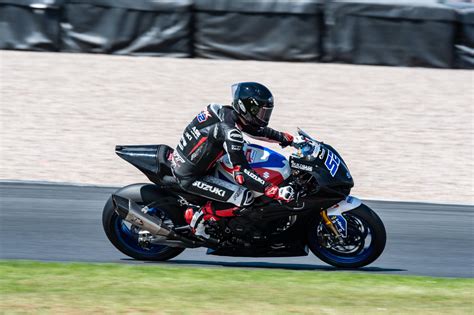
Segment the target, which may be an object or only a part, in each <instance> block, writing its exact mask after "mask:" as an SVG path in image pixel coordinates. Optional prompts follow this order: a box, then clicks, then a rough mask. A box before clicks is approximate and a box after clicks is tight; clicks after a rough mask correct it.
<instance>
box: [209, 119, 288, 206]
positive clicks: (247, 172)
mask: <svg viewBox="0 0 474 315" xmlns="http://www.w3.org/2000/svg"><path fill="white" fill-rule="evenodd" d="M216 128H219V129H220V131H221V134H222V136H223V137H224V144H223V146H224V150H225V151H226V152H227V154H228V155H229V160H230V162H231V163H232V166H233V168H234V174H233V175H234V178H235V180H236V182H237V183H239V184H240V185H243V186H245V187H247V188H248V189H250V190H253V191H256V192H260V193H263V194H265V195H266V196H267V197H270V198H273V199H276V200H284V201H287V202H288V201H289V200H291V199H292V198H293V189H292V188H291V187H290V186H285V187H282V188H279V187H278V186H276V185H273V184H272V183H269V182H266V181H265V180H264V179H263V178H261V177H260V176H259V175H258V174H257V173H256V172H255V171H254V170H253V169H252V167H251V166H250V165H249V163H248V162H247V159H246V157H245V154H244V151H243V145H244V137H243V136H242V132H241V131H240V130H239V129H237V128H235V127H232V126H230V125H227V124H222V125H221V126H220V127H217V126H216Z"/></svg>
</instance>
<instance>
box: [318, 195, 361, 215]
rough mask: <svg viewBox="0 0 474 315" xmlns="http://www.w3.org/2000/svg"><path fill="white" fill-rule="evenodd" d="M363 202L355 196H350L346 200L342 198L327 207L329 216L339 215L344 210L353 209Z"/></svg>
mask: <svg viewBox="0 0 474 315" xmlns="http://www.w3.org/2000/svg"><path fill="white" fill-rule="evenodd" d="M361 204H362V201H361V200H360V199H359V198H357V197H353V196H348V197H347V198H346V199H345V200H342V201H340V202H338V203H337V204H335V205H334V206H332V207H330V208H328V209H326V211H327V214H328V215H329V216H333V215H335V216H339V215H341V214H342V213H344V212H347V211H351V210H353V209H355V208H357V207H359V206H360V205H361Z"/></svg>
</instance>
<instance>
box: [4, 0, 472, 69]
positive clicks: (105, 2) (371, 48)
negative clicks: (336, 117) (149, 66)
mask: <svg viewBox="0 0 474 315" xmlns="http://www.w3.org/2000/svg"><path fill="white" fill-rule="evenodd" d="M388 1H390V2H388ZM413 1H417V0H413ZM423 1H424V2H423V3H421V4H420V3H418V4H416V3H411V2H410V3H409V2H408V1H407V0H404V1H396V0H334V1H330V0H232V1H230V0H0V49H17V50H38V51H66V52H87V53H110V54H121V55H147V56H173V57H202V58H231V59H252V60H276V61H325V62H343V63H355V64H375V65H392V66H422V67H439V68H453V67H456V68H474V4H460V3H459V2H456V3H453V2H447V3H446V4H443V5H442V4H435V3H429V2H426V1H425V0H423Z"/></svg>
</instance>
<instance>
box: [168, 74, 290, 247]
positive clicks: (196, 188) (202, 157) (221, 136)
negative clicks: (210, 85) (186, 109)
mask: <svg viewBox="0 0 474 315" xmlns="http://www.w3.org/2000/svg"><path fill="white" fill-rule="evenodd" d="M232 96H233V100H232V106H224V105H219V104H211V105H208V106H207V107H206V108H205V109H204V110H202V111H201V112H200V113H199V114H198V115H197V116H196V117H194V119H193V120H192V121H191V123H189V125H188V126H187V127H186V128H185V130H184V132H183V135H182V137H181V139H180V141H179V143H178V145H177V147H176V149H175V151H174V152H173V156H172V171H173V174H174V176H175V177H176V179H177V180H178V183H179V185H180V186H181V187H182V188H183V189H184V190H186V191H188V192H190V193H193V194H196V195H200V196H204V197H206V198H208V199H211V200H215V201H218V202H222V203H230V204H233V205H234V207H231V208H227V209H221V210H216V209H214V206H213V204H212V203H211V202H208V203H207V204H206V205H205V206H203V207H202V208H201V209H199V211H197V212H195V213H194V210H193V209H191V208H190V209H188V211H186V215H185V216H186V220H187V221H188V223H189V224H190V226H191V227H192V228H193V231H194V232H195V235H198V236H201V237H204V238H209V235H208V234H207V233H206V232H205V222H206V221H207V220H210V219H214V220H216V219H218V217H223V216H233V214H234V212H235V211H236V210H238V209H240V208H243V207H248V206H250V205H251V204H252V202H253V200H254V194H253V192H257V193H262V194H264V195H265V196H267V197H269V198H272V199H275V200H279V201H283V202H289V201H291V200H292V199H293V196H294V191H293V188H292V187H291V186H283V187H278V186H276V185H273V184H272V183H269V182H267V181H265V180H264V179H263V178H261V177H260V176H259V175H258V174H257V173H256V172H255V171H253V169H252V168H251V167H250V165H249V163H248V162H247V159H246V157H245V153H244V151H243V145H244V138H243V135H242V132H244V133H246V134H248V135H249V136H250V137H253V138H257V139H259V140H264V141H268V142H277V143H279V144H280V145H281V146H283V147H285V146H288V145H291V144H292V143H293V136H292V135H291V134H289V133H286V132H279V131H276V130H274V129H272V128H270V127H268V123H269V121H270V117H271V113H272V111H273V107H274V103H273V95H272V93H271V92H270V90H269V89H268V88H266V87H265V86H264V85H262V84H260V83H256V82H242V83H238V84H235V85H233V86H232ZM224 154H228V156H229V160H230V162H231V164H232V166H233V168H232V171H233V176H234V179H235V181H236V182H237V183H238V184H239V185H236V184H233V183H230V182H227V181H224V180H222V179H219V178H217V177H213V176H210V175H209V174H207V173H208V171H209V170H210V169H211V168H212V167H213V166H214V165H215V163H216V162H217V161H218V160H219V158H221V157H222V156H223V155H224Z"/></svg>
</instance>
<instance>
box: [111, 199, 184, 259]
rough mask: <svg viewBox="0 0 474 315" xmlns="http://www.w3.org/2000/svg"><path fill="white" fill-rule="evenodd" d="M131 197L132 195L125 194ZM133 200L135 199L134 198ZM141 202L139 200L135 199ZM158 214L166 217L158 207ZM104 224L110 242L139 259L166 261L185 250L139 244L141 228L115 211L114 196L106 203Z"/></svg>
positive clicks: (128, 254)
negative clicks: (123, 218)
mask: <svg viewBox="0 0 474 315" xmlns="http://www.w3.org/2000/svg"><path fill="white" fill-rule="evenodd" d="M123 197H125V198H130V196H123ZM131 199H132V198H131ZM132 200H133V199H132ZM133 201H135V202H137V203H139V201H138V200H133ZM156 211H158V213H157V214H158V216H160V217H161V218H162V219H166V213H165V212H164V211H163V210H160V209H157V210H156ZM102 225H103V227H104V231H105V234H106V235H107V238H108V239H109V240H110V242H111V243H112V244H113V245H114V246H115V247H116V248H117V249H118V250H120V251H121V252H122V253H124V254H125V255H127V256H130V257H132V258H135V259H138V260H154V261H165V260H168V259H171V258H174V257H176V256H178V255H179V254H181V253H182V252H183V251H184V248H179V247H169V246H166V245H151V246H149V247H147V248H144V247H141V246H140V245H139V244H138V232H139V230H140V229H139V228H138V227H136V226H134V225H132V224H130V223H128V222H126V221H124V220H122V218H121V217H119V216H118V215H117V213H115V210H114V206H113V202H112V197H110V198H109V200H108V201H107V203H106V204H105V207H104V211H103V213H102Z"/></svg>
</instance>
